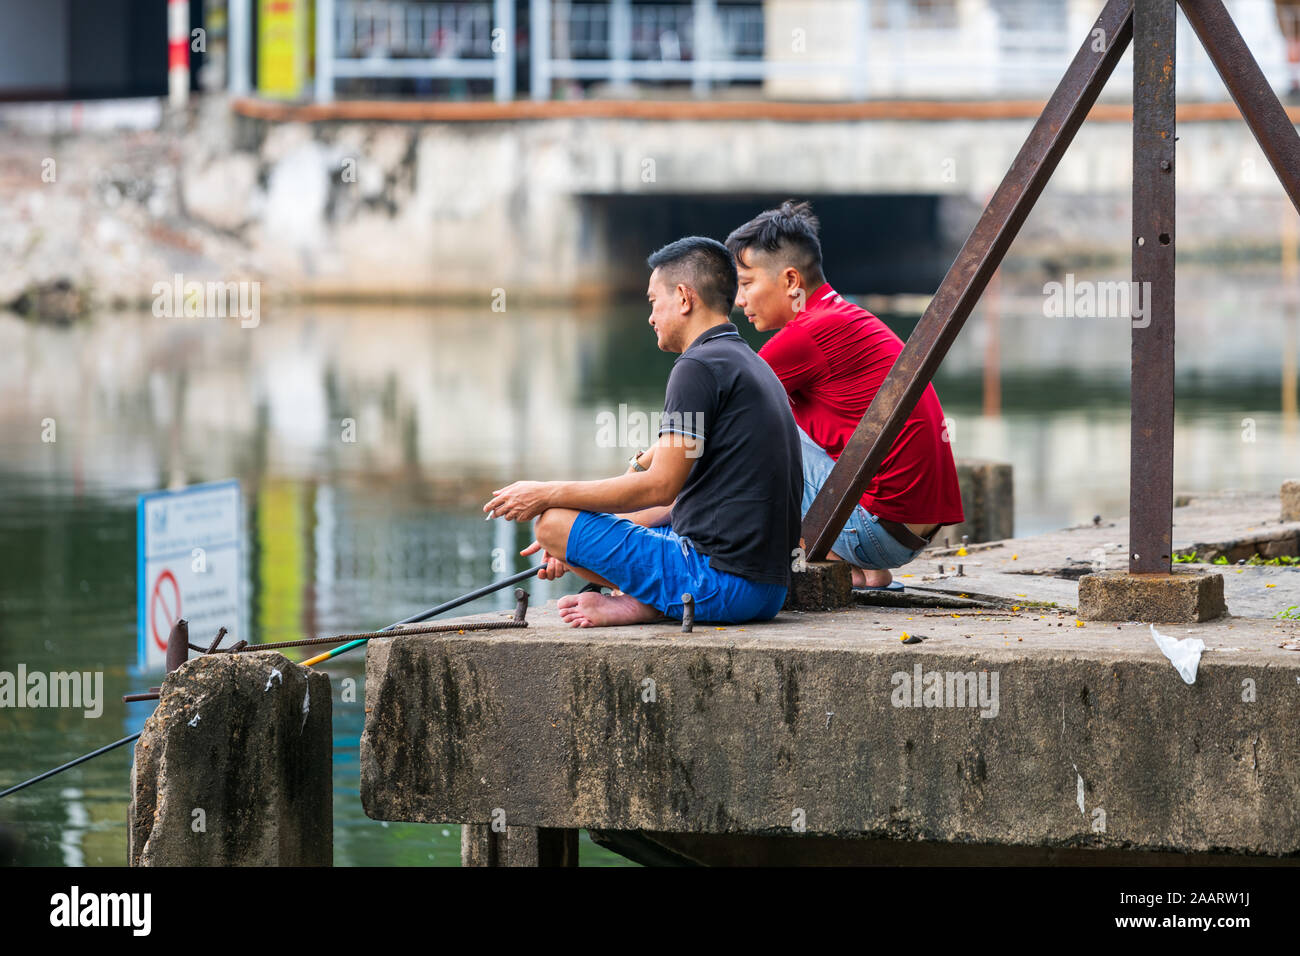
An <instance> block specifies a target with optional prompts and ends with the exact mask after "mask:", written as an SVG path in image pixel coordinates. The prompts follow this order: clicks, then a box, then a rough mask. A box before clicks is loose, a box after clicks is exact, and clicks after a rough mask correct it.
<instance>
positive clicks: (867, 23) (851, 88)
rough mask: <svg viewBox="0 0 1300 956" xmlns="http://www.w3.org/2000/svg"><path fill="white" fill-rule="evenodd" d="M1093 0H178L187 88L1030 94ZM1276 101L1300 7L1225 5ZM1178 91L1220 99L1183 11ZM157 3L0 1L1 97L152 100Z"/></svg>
mask: <svg viewBox="0 0 1300 956" xmlns="http://www.w3.org/2000/svg"><path fill="white" fill-rule="evenodd" d="M1101 6H1102V0H188V8H189V19H190V27H191V31H190V33H191V36H192V43H191V52H190V71H191V74H192V76H191V88H193V89H212V90H217V89H229V90H230V91H231V92H232V93H235V94H236V95H246V94H255V95H260V96H263V97H267V98H276V99H284V100H290V101H297V100H311V99H314V100H317V101H329V100H331V99H335V98H340V99H342V98H369V99H375V98H381V99H382V98H425V99H429V98H432V99H484V98H489V97H493V98H495V99H497V100H513V99H519V98H532V99H534V100H550V99H567V98H586V97H619V98H665V97H668V98H671V97H678V96H680V97H708V98H722V99H727V98H732V99H753V98H757V97H767V98H774V99H800V100H807V99H813V100H865V99H898V98H925V99H935V98H943V99H968V98H1002V99H1017V98H1020V99H1023V98H1041V97H1043V96H1045V95H1046V94H1047V93H1049V92H1050V91H1051V89H1052V88H1053V87H1054V85H1055V84H1056V82H1057V80H1058V79H1059V78H1060V75H1061V72H1062V71H1063V70H1064V68H1065V66H1066V64H1067V63H1068V62H1069V59H1070V57H1071V56H1072V54H1073V53H1074V51H1075V50H1076V49H1077V48H1078V45H1079V44H1080V43H1081V42H1082V40H1083V38H1084V37H1085V36H1087V33H1088V30H1089V28H1090V27H1091V26H1092V24H1093V22H1094V19H1095V17H1096V15H1097V13H1098V11H1099V10H1100V9H1101ZM1228 7H1229V10H1230V11H1231V13H1232V15H1233V17H1234V19H1235V20H1236V21H1237V24H1238V26H1239V28H1240V29H1241V31H1242V33H1243V35H1244V36H1245V38H1246V40H1247V42H1248V43H1249V44H1250V46H1251V49H1252V51H1253V52H1254V53H1255V56H1256V58H1257V59H1258V60H1259V61H1260V63H1261V65H1262V66H1263V68H1264V70H1265V73H1266V74H1267V75H1268V77H1269V79H1270V81H1271V82H1272V83H1273V85H1274V87H1275V88H1276V89H1277V90H1278V91H1279V92H1283V93H1286V92H1298V91H1300V72H1297V71H1300V12H1298V11H1300V6H1297V4H1296V3H1295V2H1294V0H1228ZM1179 57H1180V61H1179V81H1178V82H1179V91H1180V94H1181V95H1184V96H1190V97H1194V98H1195V97H1203V98H1213V99H1221V98H1222V96H1223V94H1222V90H1221V88H1220V87H1219V86H1218V81H1217V78H1216V77H1215V76H1214V72H1213V68H1212V67H1211V65H1210V63H1209V61H1208V59H1207V58H1206V57H1205V55H1204V53H1203V52H1202V51H1201V49H1200V45H1199V43H1197V42H1196V41H1195V38H1194V37H1193V36H1192V34H1191V33H1190V31H1189V30H1188V29H1187V26H1186V24H1185V23H1182V22H1181V20H1180V34H1179ZM166 70H167V0H40V2H32V0H0V98H7V99H65V98H78V97H83V98H84V97H96V96H148V95H158V94H159V93H161V92H163V91H164V90H165V89H166Z"/></svg>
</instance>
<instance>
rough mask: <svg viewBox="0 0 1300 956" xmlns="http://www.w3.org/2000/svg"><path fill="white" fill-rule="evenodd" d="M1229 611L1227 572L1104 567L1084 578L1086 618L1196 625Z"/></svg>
mask: <svg viewBox="0 0 1300 956" xmlns="http://www.w3.org/2000/svg"><path fill="white" fill-rule="evenodd" d="M1227 610H1228V606H1227V604H1226V603H1224V600H1223V575H1222V574H1217V573H1213V572H1200V573H1197V572H1181V571H1180V572H1176V573H1173V574H1129V573H1128V572H1127V571H1102V572H1100V573H1097V574H1085V575H1084V576H1083V577H1081V578H1080V579H1079V617H1080V618H1082V619H1083V620H1085V621H1149V622H1152V623H1167V624H1193V623H1197V622H1200V621H1209V620H1213V619H1214V618H1216V617H1219V616H1221V615H1223V614H1226V613H1227Z"/></svg>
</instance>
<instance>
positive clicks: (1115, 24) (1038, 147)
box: [803, 0, 1133, 561]
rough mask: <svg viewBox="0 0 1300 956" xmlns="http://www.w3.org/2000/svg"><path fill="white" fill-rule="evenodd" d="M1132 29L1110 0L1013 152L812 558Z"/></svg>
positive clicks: (839, 469) (818, 513) (848, 451)
mask: <svg viewBox="0 0 1300 956" xmlns="http://www.w3.org/2000/svg"><path fill="white" fill-rule="evenodd" d="M1132 35H1133V0H1107V3H1106V6H1105V8H1104V9H1103V10H1102V11H1101V14H1100V15H1099V16H1098V18H1097V21H1096V23H1094V25H1093V28H1092V29H1091V30H1090V31H1089V32H1088V36H1087V37H1086V38H1085V39H1084V41H1083V44H1082V45H1081V46H1080V47H1079V50H1078V52H1077V53H1076V54H1075V55H1074V59H1073V60H1072V61H1071V62H1070V66H1069V68H1068V69H1067V70H1066V72H1065V76H1064V77H1062V79H1061V82H1060V83H1059V84H1058V85H1057V87H1056V90H1055V91H1054V92H1053V93H1052V96H1051V98H1050V99H1049V100H1048V101H1047V105H1046V106H1045V107H1043V112H1042V114H1041V115H1040V116H1039V117H1038V119H1037V120H1036V121H1035V123H1034V126H1033V129H1031V130H1030V131H1029V136H1028V138H1027V139H1026V140H1025V143H1024V145H1023V146H1022V147H1021V148H1020V152H1019V153H1017V154H1016V158H1015V161H1014V162H1012V164H1011V168H1010V169H1009V170H1007V174H1006V176H1005V177H1004V178H1003V180H1002V182H1001V184H999V186H998V188H997V191H996V192H994V194H993V198H992V199H990V200H989V204H988V206H987V207H986V208H985V209H984V213H983V215H981V216H980V219H979V222H977V223H976V224H975V228H974V229H973V230H972V231H971V234H970V236H969V237H967V239H966V242H965V244H963V245H962V248H961V251H960V252H959V253H957V258H956V260H955V261H954V262H953V264H952V267H951V268H950V269H949V270H948V274H947V275H945V276H944V277H943V281H942V282H941V283H940V284H939V288H938V290H937V291H936V292H935V294H934V298H933V299H932V300H931V302H930V305H929V306H928V307H927V308H926V310H925V314H924V315H922V316H921V321H920V322H918V323H917V326H916V329H915V330H914V331H913V332H912V334H911V336H909V337H908V340H907V345H906V346H904V348H903V351H902V353H901V354H900V355H899V356H898V360H897V361H896V362H895V363H894V367H893V368H892V369H890V371H889V375H888V376H886V378H885V381H884V382H883V383H882V384H881V386H880V390H879V391H878V392H877V393H876V397H875V399H874V400H873V401H872V403H871V407H870V408H868V409H867V411H866V414H865V415H863V416H862V421H860V422H859V423H858V427H857V428H856V429H855V430H854V432H853V435H852V437H851V438H850V439H849V441H848V444H847V445H846V446H845V448H844V451H843V452H842V453H841V454H840V457H839V459H838V460H837V461H836V462H835V467H834V468H833V469H832V470H831V473H830V475H829V476H828V477H827V479H826V483H825V484H824V485H823V486H822V490H821V491H820V492H819V493H818V494H817V497H816V499H815V500H814V501H813V503H812V506H811V507H810V508H809V509H808V513H807V514H806V515H804V519H803V538H804V542H805V547H806V553H807V557H808V560H810V561H821V560H824V559H825V557H826V553H827V552H828V551H830V548H831V544H832V543H834V541H835V538H836V537H837V535H838V534H839V531H840V529H841V528H843V527H844V523H845V522H846V521H847V520H848V517H849V513H850V512H852V511H853V506H854V505H855V504H856V503H857V502H858V500H859V499H860V498H861V497H862V494H863V492H865V491H866V489H867V485H868V484H870V483H871V479H872V478H874V477H875V474H876V471H877V470H878V469H879V468H880V464H881V462H883V461H884V460H885V456H886V455H888V453H889V449H890V448H891V447H892V446H893V444H894V439H895V438H897V437H898V433H899V432H900V431H901V430H902V428H903V425H904V423H905V422H906V421H907V419H908V417H909V416H910V415H911V414H912V410H913V409H914V408H916V403H917V402H918V401H919V400H920V398H921V395H922V394H923V393H924V392H925V389H926V388H927V387H928V386H929V384H930V379H932V378H933V377H934V373H935V371H936V369H938V367H939V363H940V362H942V361H943V358H944V356H945V355H947V354H948V349H949V348H950V347H951V346H952V343H953V340H954V339H956V337H957V333H958V332H960V331H961V327H962V325H963V324H964V323H965V322H966V318H967V316H969V315H970V312H971V309H972V308H974V306H975V303H976V301H978V299H979V297H980V293H982V292H983V291H984V287H985V286H986V285H987V284H988V281H989V278H990V277H991V276H992V275H993V273H994V272H995V271H996V270H997V267H998V265H999V263H1001V261H1002V257H1003V256H1004V255H1005V254H1006V251H1007V249H1008V247H1010V245H1011V242H1012V240H1013V239H1015V237H1016V233H1017V232H1018V231H1019V230H1020V226H1021V225H1022V224H1023V223H1024V221H1025V217H1026V216H1028V215H1029V210H1030V209H1032V208H1033V206H1034V202H1035V201H1036V200H1037V199H1038V196H1039V194H1040V193H1042V191H1043V187H1044V186H1045V185H1047V181H1048V179H1049V178H1051V175H1052V172H1053V171H1054V170H1055V169H1056V165H1057V163H1059V162H1060V160H1061V157H1062V156H1063V155H1064V154H1065V150H1066V149H1067V147H1069V145H1070V142H1071V141H1072V140H1073V139H1074V134H1075V133H1076V132H1078V130H1079V127H1080V126H1081V125H1082V124H1083V121H1084V118H1085V117H1086V116H1087V115H1088V111H1089V110H1090V109H1091V108H1092V104H1093V103H1095V102H1096V100H1097V96H1098V94H1099V93H1100V92H1101V89H1102V87H1103V86H1105V85H1106V81H1107V80H1108V79H1109V78H1110V75H1111V72H1112V71H1113V70H1114V68H1115V64H1116V63H1117V62H1119V58H1120V57H1121V56H1122V55H1123V53H1124V50H1125V48H1126V47H1127V46H1128V43H1129V40H1130V39H1131V38H1132Z"/></svg>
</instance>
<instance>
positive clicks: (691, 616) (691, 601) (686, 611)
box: [682, 594, 695, 634]
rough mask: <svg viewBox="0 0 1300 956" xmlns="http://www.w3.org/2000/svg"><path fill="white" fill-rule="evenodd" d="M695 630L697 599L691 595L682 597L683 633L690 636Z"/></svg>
mask: <svg viewBox="0 0 1300 956" xmlns="http://www.w3.org/2000/svg"><path fill="white" fill-rule="evenodd" d="M694 629H695V598H694V596H693V595H690V594H683V595H682V633H683V634H689V633H691V631H692V630H694Z"/></svg>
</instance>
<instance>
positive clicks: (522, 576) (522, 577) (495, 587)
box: [0, 564, 546, 797]
mask: <svg viewBox="0 0 1300 956" xmlns="http://www.w3.org/2000/svg"><path fill="white" fill-rule="evenodd" d="M545 566H546V565H544V564H539V565H538V566H537V567H535V568H529V569H528V570H527V571H520V572H519V573H518V574H514V575H511V576H510V577H508V578H506V579H504V580H502V581H497V582H496V583H495V584H489V585H486V586H484V587H481V588H478V589H477V590H474V591H470V592H469V593H468V594H464V595H461V596H460V597H458V598H454V599H452V600H450V601H446V602H444V603H442V604H439V605H438V606H437V607H432V608H429V609H428V610H427V611H421V612H420V613H419V614H414V615H412V616H411V617H408V618H406V619H404V620H401V621H395V622H394V623H392V624H389V625H388V626H387V627H385V628H383V631H391V630H393V628H396V627H401V626H402V625H403V624H418V623H419V622H420V621H426V620H428V619H429V618H431V617H433V616H434V615H437V614H442V613H443V612H445V611H450V610H451V609H452V608H457V607H460V606H461V605H462V604H468V603H469V602H470V601H473V600H476V599H478V598H481V597H484V596H485V595H488V594H491V593H492V592H493V591H499V590H501V589H502V588H504V587H508V586H509V585H511V584H518V583H519V582H520V581H526V580H527V579H528V578H531V577H532V576H533V575H535V574H536V573H537V572H538V571H540V570H542V568H544V567H545ZM502 626H503V627H511V626H514V625H512V624H503V625H502ZM377 633H380V632H377ZM369 640H370V638H368V637H366V638H362V639H360V640H356V641H352V642H351V643H349V644H344V645H343V646H342V647H336V648H334V649H333V650H332V651H328V652H327V653H325V654H322V655H320V656H319V657H313V658H312V659H311V660H309V661H305V662H304V663H303V665H302V666H304V667H307V666H310V665H311V664H314V663H319V662H320V661H322V660H327V659H329V658H331V657H337V656H338V655H339V654H342V653H344V652H345V651H348V650H351V649H352V648H354V647H360V646H361V645H363V644H365V643H366V642H367V641H369ZM141 733H143V731H140V732H137V733H134V734H132V735H131V736H130V737H123V738H122V739H121V740H119V741H117V742H115V743H111V744H108V745H107V746H105V747H100V748H99V749H98V750H93V751H91V752H90V753H88V754H85V755H84V756H81V757H78V758H77V759H76V760H73V761H70V762H69V763H65V764H64V765H63V766H61V767H55V768H54V769H53V770H47V771H45V773H43V774H41V775H40V776H38V777H32V779H30V780H26V781H24V782H23V783H20V784H18V785H16V786H13V787H10V788H9V789H8V790H5V791H3V792H0V797H5V796H8V795H9V794H11V793H16V792H18V791H19V790H21V789H23V787H29V786H31V785H32V784H34V783H37V782H39V781H41V780H44V779H45V778H46V777H52V776H54V775H55V774H56V773H61V772H62V771H64V770H67V769H69V768H70V767H75V766H76V765H77V764H79V763H85V762H86V761H87V760H90V759H91V758H92V757H98V756H99V755H100V754H103V753H108V751H110V750H112V749H113V748H114V747H120V746H122V745H123V744H129V743H130V742H131V741H133V740H135V739H136V738H137V737H139V736H140V734H141Z"/></svg>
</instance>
